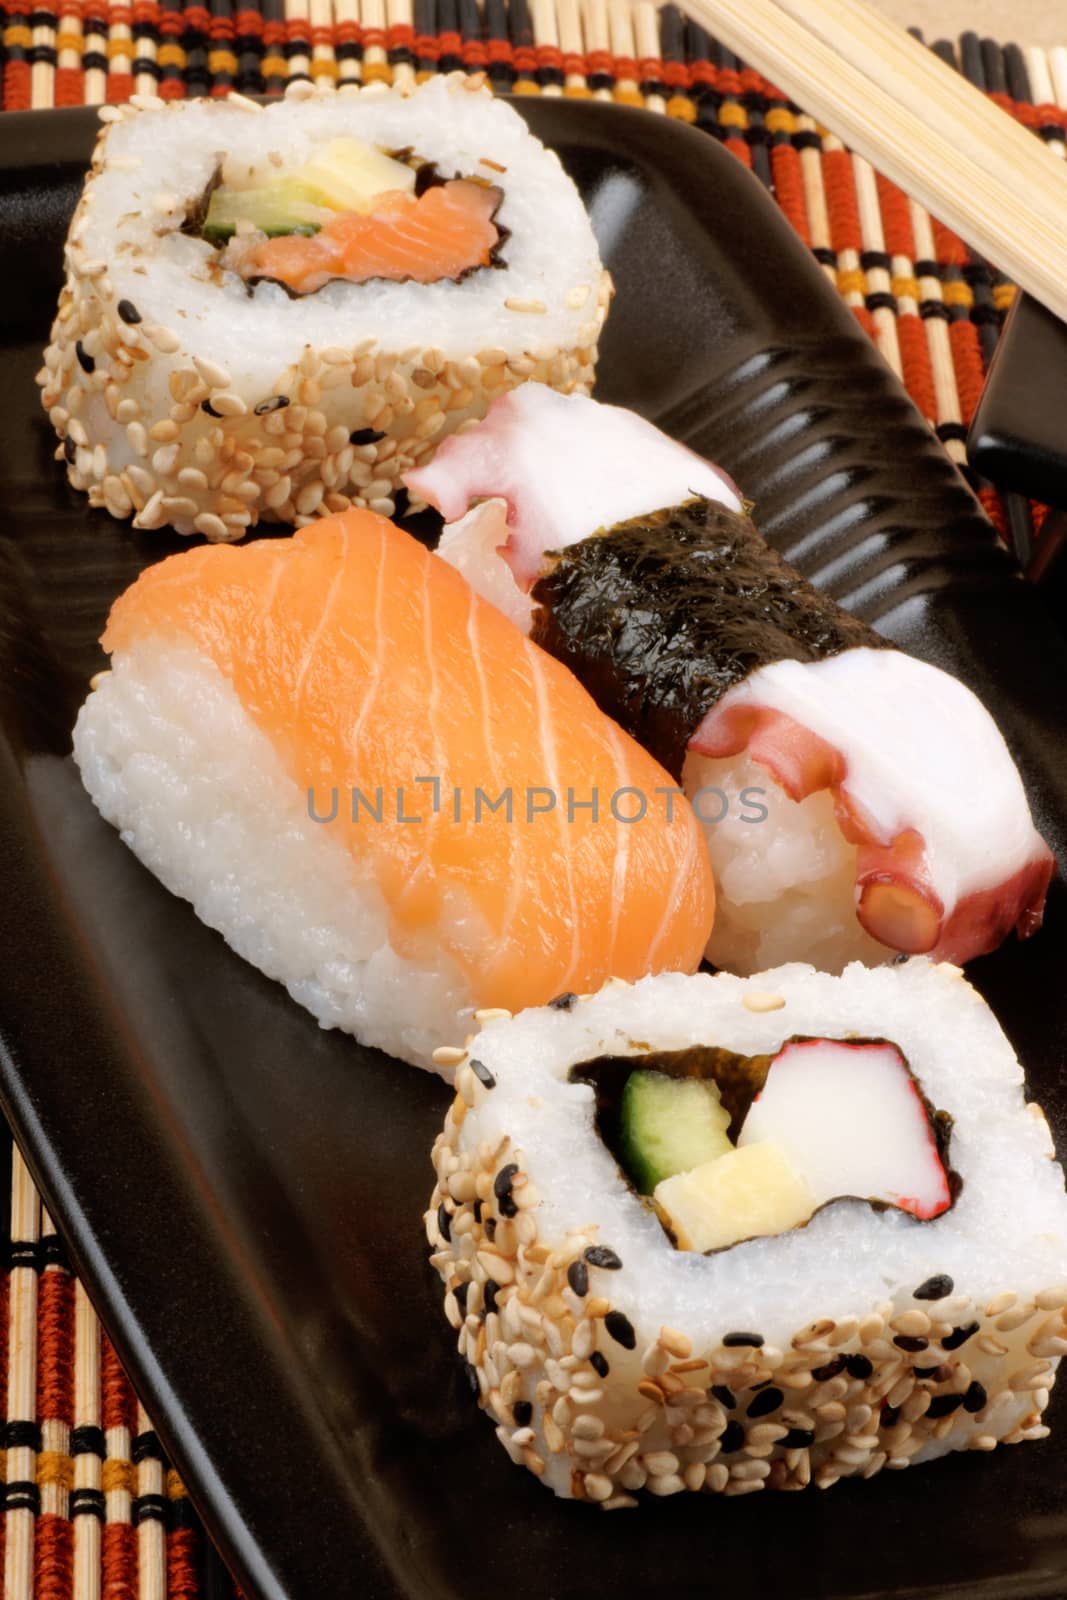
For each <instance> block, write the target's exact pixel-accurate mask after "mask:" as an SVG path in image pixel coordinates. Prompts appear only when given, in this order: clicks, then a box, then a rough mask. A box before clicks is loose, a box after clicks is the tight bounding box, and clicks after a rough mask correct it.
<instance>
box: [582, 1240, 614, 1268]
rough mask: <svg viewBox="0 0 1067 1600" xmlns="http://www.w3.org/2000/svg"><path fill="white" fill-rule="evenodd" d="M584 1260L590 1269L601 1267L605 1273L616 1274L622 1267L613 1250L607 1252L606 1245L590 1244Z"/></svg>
mask: <svg viewBox="0 0 1067 1600" xmlns="http://www.w3.org/2000/svg"><path fill="white" fill-rule="evenodd" d="M585 1259H586V1260H587V1261H588V1263H589V1265H590V1266H591V1267H603V1268H604V1270H605V1272H618V1270H619V1268H620V1267H621V1266H622V1262H621V1261H620V1260H619V1258H618V1256H617V1255H616V1254H615V1252H614V1250H609V1249H608V1247H607V1245H606V1244H591V1245H590V1246H589V1249H588V1250H587V1251H586V1252H585Z"/></svg>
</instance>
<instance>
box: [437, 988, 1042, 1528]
mask: <svg viewBox="0 0 1067 1600" xmlns="http://www.w3.org/2000/svg"><path fill="white" fill-rule="evenodd" d="M455 1086H456V1090H457V1095H456V1099H455V1101H454V1103H453V1106H452V1108H451V1110H450V1111H449V1113H448V1116H447V1119H446V1122H445V1127H444V1131H443V1133H442V1134H441V1135H440V1136H439V1137H438V1139H437V1142H436V1144H435V1146H434V1152H433V1160H434V1167H435V1171H436V1176H437V1184H436V1187H435V1189H434V1191H433V1195H432V1198H431V1201H430V1207H429V1210H428V1211H427V1214H426V1227H427V1235H428V1238H429V1243H430V1247H431V1251H432V1255H431V1260H432V1263H433V1265H434V1267H435V1268H436V1270H437V1272H438V1273H439V1274H440V1277H441V1280H442V1283H443V1285H444V1290H445V1295H444V1310H445V1315H446V1316H447V1318H448V1321H449V1323H450V1324H451V1326H452V1328H453V1330H454V1331H455V1334H456V1337H457V1341H458V1347H459V1353H460V1355H461V1356H462V1358H463V1360H464V1361H465V1362H466V1363H467V1365H468V1367H469V1376H470V1377H471V1381H472V1384H474V1385H476V1387H477V1393H478V1398H479V1402H480V1404H481V1406H482V1407H483V1408H484V1409H485V1410H486V1411H487V1412H488V1414H489V1416H490V1418H491V1419H492V1421H493V1422H494V1423H495V1424H496V1430H497V1436H498V1438H499V1439H500V1442H501V1444H502V1445H503V1447H504V1449H505V1450H506V1451H507V1453H508V1455H509V1456H510V1457H511V1459H512V1460H513V1461H514V1462H516V1463H518V1464H520V1465H523V1466H525V1467H527V1468H528V1469H529V1470H530V1471H531V1472H533V1473H535V1474H536V1475H537V1476H538V1477H540V1478H541V1479H542V1480H543V1482H544V1483H545V1484H546V1485H547V1486H548V1487H550V1488H551V1489H552V1490H553V1491H554V1492H555V1493H556V1494H558V1495H562V1496H566V1497H574V1498H577V1499H583V1500H589V1501H593V1502H597V1503H599V1504H600V1505H601V1506H603V1507H605V1508H606V1509H609V1510H610V1509H614V1508H616V1507H623V1506H632V1505H634V1504H635V1503H637V1502H636V1499H635V1497H636V1496H637V1495H638V1493H639V1492H640V1491H643V1492H644V1493H645V1494H648V1495H654V1496H663V1495H672V1494H678V1493H681V1492H682V1491H684V1490H690V1491H700V1490H707V1491H712V1492H723V1493H726V1494H733V1495H737V1494H749V1493H752V1492H754V1491H757V1490H760V1489H764V1488H771V1489H796V1488H802V1487H804V1486H805V1485H806V1484H808V1483H815V1484H817V1485H819V1486H820V1487H823V1488H826V1487H828V1486H829V1485H830V1484H832V1483H834V1482H836V1481H837V1479H839V1478H842V1477H852V1476H860V1477H871V1476H873V1475H874V1474H875V1473H877V1472H879V1471H880V1470H881V1469H882V1468H883V1467H890V1468H901V1467H907V1466H909V1465H918V1464H920V1463H924V1462H927V1461H932V1460H934V1459H935V1458H936V1457H939V1456H942V1455H945V1454H947V1453H948V1452H950V1451H954V1450H980V1451H983V1450H991V1449H993V1448H994V1446H995V1445H997V1444H998V1443H1006V1444H1013V1443H1017V1442H1019V1441H1021V1440H1027V1439H1040V1438H1043V1437H1044V1436H1045V1435H1046V1434H1047V1432H1048V1429H1047V1427H1046V1426H1045V1425H1044V1423H1043V1421H1042V1413H1043V1411H1044V1409H1045V1406H1046V1404H1047V1402H1048V1398H1049V1390H1050V1389H1051V1387H1052V1385H1053V1383H1054V1381H1055V1376H1056V1370H1057V1367H1058V1365H1059V1359H1060V1356H1061V1355H1063V1354H1064V1353H1065V1352H1067V1194H1065V1192H1064V1179H1063V1172H1062V1170H1061V1168H1060V1166H1059V1164H1058V1162H1057V1161H1056V1158H1055V1152H1054V1150H1053V1146H1052V1140H1051V1136H1050V1133H1049V1129H1048V1124H1047V1122H1046V1121H1045V1118H1044V1115H1043V1114H1042V1112H1041V1110H1040V1108H1039V1107H1038V1106H1037V1105H1036V1104H1034V1103H1032V1102H1031V1103H1030V1104H1027V1103H1026V1100H1025V1098H1024V1082H1023V1074H1022V1069H1021V1068H1020V1066H1019V1064H1018V1062H1017V1061H1016V1059H1015V1057H1014V1055H1013V1053H1012V1050H1011V1047H1010V1045H1009V1044H1008V1042H1007V1040H1006V1039H1005V1037H1004V1035H1003V1033H1002V1032H1001V1030H1000V1028H999V1026H998V1024H997V1022H996V1020H995V1018H994V1017H993V1015H992V1013H991V1012H990V1010H989V1009H988V1007H987V1006H986V1005H985V1003H984V1002H983V1001H982V1000H981V998H980V997H979V996H978V995H977V994H976V992H975V991H974V990H973V989H972V988H971V987H970V986H969V985H968V984H967V982H966V981H965V980H964V978H963V977H962V975H961V973H960V972H959V969H958V968H955V967H950V966H947V965H945V964H935V963H932V962H929V961H927V960H926V959H923V958H916V959H914V960H912V961H909V962H907V963H905V964H903V965H898V966H894V967H879V968H873V969H870V968H864V967H861V966H859V965H858V964H857V965H854V966H852V967H850V968H849V969H848V970H847V971H846V972H845V973H844V974H843V975H842V976H840V977H833V976H831V975H829V974H825V973H818V972H816V971H815V970H814V969H813V968H811V967H809V966H803V965H800V964H795V965H792V966H786V967H781V968H778V969H776V970H774V971H771V972H767V973H763V974H761V975H759V976H756V977H752V978H748V979H743V978H738V977H734V976H731V975H727V974H719V975H717V976H714V977H712V976H708V975H699V976H697V977H691V978H686V977H682V976H680V975H665V976H660V977H657V978H647V979H643V980H641V981H640V982H637V983H635V984H633V985H626V984H621V983H619V984H609V985H608V986H607V987H606V988H604V989H603V990H601V991H600V992H599V993H597V994H594V995H589V996H585V997H582V998H580V999H579V998H577V997H576V996H575V995H573V994H572V995H564V996H562V997H561V998H560V999H559V1000H558V1001H557V1002H555V1004H553V1005H550V1006H547V1007H542V1008H540V1009H537V1010H531V1011H526V1012H524V1013H522V1014H521V1015H518V1016H515V1017H507V1016H500V1015H498V1016H496V1017H494V1018H493V1019H492V1020H486V1021H485V1022H484V1024H483V1026H482V1029H481V1032H480V1033H478V1034H477V1035H475V1036H474V1037H473V1038H471V1039H469V1040H468V1041H467V1046H466V1052H465V1054H464V1056H463V1057H462V1059H461V1060H460V1062H459V1064H458V1065H457V1069H456V1077H455Z"/></svg>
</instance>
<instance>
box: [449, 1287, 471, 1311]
mask: <svg viewBox="0 0 1067 1600" xmlns="http://www.w3.org/2000/svg"><path fill="white" fill-rule="evenodd" d="M470 1292H471V1284H470V1279H469V1278H468V1279H467V1281H466V1283H457V1284H456V1287H455V1288H454V1289H453V1290H452V1293H453V1294H454V1295H455V1297H456V1304H457V1306H458V1307H459V1309H460V1311H461V1312H462V1313H463V1315H464V1316H466V1314H467V1296H468V1295H469V1294H470Z"/></svg>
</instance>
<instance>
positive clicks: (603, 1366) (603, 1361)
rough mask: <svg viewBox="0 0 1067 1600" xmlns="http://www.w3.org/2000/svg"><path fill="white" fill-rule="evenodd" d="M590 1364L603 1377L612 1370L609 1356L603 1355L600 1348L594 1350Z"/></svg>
mask: <svg viewBox="0 0 1067 1600" xmlns="http://www.w3.org/2000/svg"><path fill="white" fill-rule="evenodd" d="M589 1365H590V1366H591V1367H592V1369H593V1371H594V1372H595V1373H597V1375H598V1376H599V1377H601V1378H606V1377H607V1375H608V1373H609V1372H610V1371H611V1367H610V1366H609V1364H608V1358H607V1356H605V1355H601V1353H600V1351H599V1350H594V1351H593V1353H592V1355H591V1356H590V1357H589Z"/></svg>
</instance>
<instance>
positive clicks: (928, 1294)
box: [915, 1272, 956, 1300]
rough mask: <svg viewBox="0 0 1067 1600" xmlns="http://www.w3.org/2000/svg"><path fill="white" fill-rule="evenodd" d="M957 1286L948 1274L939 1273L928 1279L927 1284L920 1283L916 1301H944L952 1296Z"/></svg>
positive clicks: (916, 1292)
mask: <svg viewBox="0 0 1067 1600" xmlns="http://www.w3.org/2000/svg"><path fill="white" fill-rule="evenodd" d="M955 1287H956V1285H955V1284H954V1283H953V1281H952V1279H951V1278H950V1277H949V1275H948V1273H947V1272H937V1273H935V1274H934V1276H933V1277H932V1278H927V1280H926V1282H925V1283H920V1285H919V1287H918V1288H917V1289H916V1291H915V1298H916V1300H943V1299H944V1298H945V1296H946V1295H947V1294H951V1293H952V1291H953V1289H954V1288H955Z"/></svg>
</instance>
